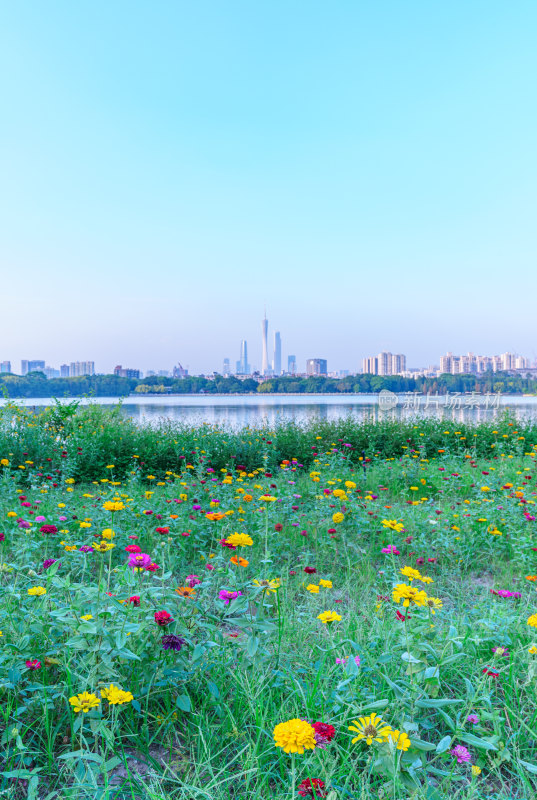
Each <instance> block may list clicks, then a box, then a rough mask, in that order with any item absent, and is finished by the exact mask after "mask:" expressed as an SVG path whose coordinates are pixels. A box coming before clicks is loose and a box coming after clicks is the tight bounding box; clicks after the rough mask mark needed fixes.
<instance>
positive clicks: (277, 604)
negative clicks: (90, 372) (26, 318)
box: [0, 408, 537, 800]
mask: <svg viewBox="0 0 537 800" xmlns="http://www.w3.org/2000/svg"><path fill="white" fill-rule="evenodd" d="M55 413H56V414H57V412H55V411H54V410H51V411H49V412H47V413H46V414H44V415H42V416H40V417H37V418H36V417H33V416H32V415H26V414H24V413H23V412H21V411H20V410H17V409H11V410H9V411H8V412H6V413H5V414H4V418H3V424H2V425H1V426H0V459H6V460H7V461H9V464H7V465H3V466H2V467H0V486H1V492H0V531H2V532H3V534H4V537H5V538H4V540H3V541H2V542H0V548H1V553H0V564H2V566H1V571H0V591H1V594H0V598H1V599H0V629H1V630H2V637H1V638H0V667H1V668H0V699H1V705H0V736H1V737H2V739H1V741H2V749H1V751H0V792H3V795H2V796H5V797H11V798H22V797H25V798H26V797H29V798H50V800H55V798H58V800H59V799H60V798H65V800H67V798H69V800H70V799H71V798H77V799H78V798H94V797H95V798H101V797H102V798H109V799H110V800H112V798H116V799H117V800H120V798H121V800H122V799H123V798H143V800H146V798H148V799H149V798H152V799H153V800H157V798H158V799H159V800H168V798H174V800H175V798H177V799H178V800H179V799H180V800H192V799H194V798H195V799H196V800H197V798H207V799H208V800H228V798H229V800H246V799H248V800H265V799H266V798H267V797H270V798H274V800H280V798H282V799H283V798H286V799H287V798H291V797H293V796H294V797H297V796H298V795H297V794H296V787H297V786H298V784H299V783H300V782H301V781H302V780H304V779H305V778H308V777H310V778H319V779H321V780H322V781H324V782H325V784H326V792H327V793H328V797H329V798H330V800H336V798H348V800H358V799H359V800H366V799H367V800H369V799H370V798H371V799H372V798H378V797H386V798H397V800H399V798H401V800H406V798H409V797H413V798H419V799H420V800H438V798H447V797H450V798H457V799H460V800H470V798H476V799H477V798H479V800H483V799H486V800H507V798H517V800H522V799H523V798H524V800H530V798H533V797H534V796H535V789H536V779H537V746H536V732H537V697H536V690H535V688H536V676H537V655H532V654H530V653H529V649H530V647H531V645H532V644H534V643H537V629H535V628H532V627H531V626H529V625H528V624H527V620H528V618H529V617H530V616H531V615H532V614H534V613H536V612H537V599H536V597H535V586H536V585H537V583H535V582H532V581H528V580H526V575H533V574H537V552H536V551H535V550H533V547H537V541H536V537H535V533H534V531H535V525H536V524H537V522H536V521H535V520H533V519H532V517H533V516H537V514H534V510H535V505H534V501H535V498H536V497H537V490H536V482H535V478H536V476H535V475H534V467H535V464H534V461H535V457H536V456H535V450H534V448H533V443H532V435H533V429H531V428H525V429H522V428H521V427H518V428H516V426H515V425H514V424H513V423H512V421H509V420H507V419H505V420H502V421H501V422H496V427H493V426H492V425H490V426H489V425H487V426H482V427H475V428H470V427H460V426H459V427H457V428H455V427H454V426H453V424H447V423H443V424H441V425H438V424H436V423H432V422H423V423H421V422H420V423H419V424H417V425H416V426H415V427H414V425H413V424H411V423H409V424H402V425H396V424H392V423H386V424H385V425H382V426H378V427H377V428H374V427H373V426H371V425H369V426H368V425H367V424H364V425H360V426H354V427H353V425H351V423H350V422H349V421H343V422H341V423H335V424H333V425H315V426H314V425H312V426H310V427H295V426H292V425H285V426H282V427H281V428H279V429H277V430H276V431H270V432H269V431H264V432H262V433H261V434H259V433H257V432H250V431H241V432H237V433H231V432H229V431H222V430H218V429H212V428H209V427H207V428H202V429H195V428H177V427H174V426H173V427H167V426H162V427H161V428H159V429H158V430H146V429H138V428H136V427H135V426H134V425H132V424H131V423H130V422H128V421H125V420H123V419H122V418H121V416H120V414H119V413H117V414H112V415H110V414H109V413H108V412H102V411H100V410H98V409H96V408H89V409H83V410H80V411H77V412H75V413H74V414H73V415H72V416H67V415H66V416H65V418H64V419H58V418H57V416H56V417H55V416H54V415H55ZM510 422H511V424H510ZM444 431H449V433H444ZM495 431H497V432H495ZM336 434H341V435H336ZM421 434H423V435H421ZM474 434H475V435H474ZM318 436H321V437H322V438H321V439H318V438H317V437H318ZM464 436H465V437H466V439H463V438H462V437H464ZM368 437H369V438H368ZM520 437H524V439H522V438H520ZM339 439H342V440H343V441H342V442H339V441H338V440H339ZM263 440H265V441H263ZM407 440H410V441H407ZM269 442H270V444H269ZM333 442H334V443H335V444H334V445H332V443H333ZM347 444H351V447H350V448H349V447H344V445H347ZM239 445H242V446H243V447H244V451H240V450H239V451H238V452H235V451H234V450H233V447H234V446H237V448H238V446H239ZM491 445H494V447H492V446H491ZM312 447H314V448H315V450H312ZM78 448H80V449H78ZM226 448H229V449H226ZM248 448H251V449H248ZM363 450H365V452H366V458H369V459H370V460H369V461H365V462H364V461H363V460H360V456H361V455H362V451H363ZM438 451H443V452H438ZM313 452H315V453H317V455H316V456H314V455H313ZM25 453H27V454H28V455H24V454H25ZM62 453H66V454H67V455H66V457H63V458H62ZM183 453H185V454H187V456H188V457H187V458H182V459H180V458H179V456H180V455H182V454H183ZM231 455H237V456H238V457H237V458H234V459H232V458H231ZM133 456H138V458H133ZM246 456H248V458H247V457H246ZM293 457H294V458H296V459H297V463H298V464H303V465H304V466H303V467H298V466H296V467H293V466H292V465H289V466H287V465H284V466H283V467H282V466H281V459H283V458H287V459H291V458H293ZM47 459H51V460H50V461H49V460H47ZM167 459H168V461H167ZM248 459H249V460H248ZM28 462H33V463H28ZM142 462H144V463H142ZM241 462H242V463H244V465H245V466H247V467H248V470H249V472H247V473H246V474H244V473H243V474H242V475H241V472H240V471H238V470H237V469H236V468H235V467H236V465H237V464H238V463H241ZM364 463H365V466H364ZM20 467H24V469H20ZM213 470H214V471H213ZM220 470H224V471H220ZM310 473H313V474H310ZM315 473H318V474H315ZM483 473H487V474H483ZM225 475H229V476H230V477H229V478H228V479H227V481H228V482H226V483H223V482H222V481H223V478H224V477H225ZM152 476H154V477H152ZM528 476H529V477H528ZM317 478H318V480H317ZM345 481H351V482H353V483H354V484H356V485H355V486H351V487H349V488H348V489H347V492H346V496H345V497H343V498H338V497H337V496H335V495H334V494H333V491H334V490H337V489H341V488H343V490H345V488H346V487H345ZM509 484H511V485H509ZM238 489H239V490H244V491H242V492H241V491H237V490H238ZM484 489H485V490H484ZM486 490H488V491H486ZM517 492H518V495H517ZM245 494H249V495H251V496H252V500H251V502H247V501H245V500H244V495H245ZM265 494H269V495H270V496H272V497H274V498H276V499H275V500H274V501H271V500H262V499H261V498H262V497H263V496H264V495H265ZM21 495H22V496H24V497H25V498H26V499H25V500H22V501H21V499H20V498H21ZM115 497H118V498H119V500H120V501H121V502H122V503H123V504H124V505H125V508H124V509H122V510H118V511H115V512H111V511H109V510H106V509H105V508H104V503H105V502H106V501H107V500H113V499H114V498H115ZM211 500H213V501H215V500H218V501H219V503H218V504H214V505H213V506H211V505H210V503H211ZM38 501H39V502H38ZM22 503H30V505H29V506H24V505H22ZM36 506H37V507H36ZM218 509H221V511H222V512H225V511H227V512H233V513H232V514H227V515H225V516H223V517H222V519H220V520H215V521H211V520H209V519H207V517H206V516H205V514H206V512H211V511H215V510H218ZM149 511H150V512H152V513H151V514H149V513H146V512H149ZM30 512H33V513H30ZM336 512H341V513H343V516H344V519H343V521H342V522H339V523H335V522H334V521H333V515H334V514H335V513H336ZM38 516H39V517H44V518H45V519H44V521H37V519H36V517H38ZM60 516H61V517H65V519H63V520H61V521H60V519H59V517H60ZM18 520H25V521H28V522H31V523H32V524H31V526H30V527H28V528H25V527H19V523H18ZM383 520H398V521H400V522H402V523H403V525H404V530H403V531H400V532H397V531H395V530H391V529H389V528H387V527H386V526H385V525H383V524H382V522H383ZM84 521H87V523H88V524H89V527H82V526H81V524H80V523H81V522H84ZM43 524H54V525H56V526H57V528H58V529H59V530H58V532H57V533H42V532H41V531H40V528H41V527H42V525H43ZM163 527H167V528H169V530H168V532H164V533H159V532H157V530H156V529H157V528H163ZM280 527H281V530H279V528H280ZM106 529H112V530H113V531H114V533H115V536H114V537H113V539H112V540H111V541H112V542H113V544H114V545H115V547H114V548H113V549H111V550H109V551H108V552H106V553H103V554H101V553H98V552H95V553H88V554H87V555H85V554H84V553H83V552H81V551H80V549H79V548H80V547H81V546H84V545H88V544H89V545H91V543H92V542H96V543H97V542H99V541H100V539H101V532H102V531H103V530H106ZM234 531H240V532H245V533H247V534H249V535H250V536H251V538H252V540H253V545H252V546H251V547H250V546H248V547H244V548H243V549H241V551H240V554H241V555H242V556H244V557H246V558H247V559H248V561H249V564H248V566H246V567H237V566H235V565H233V564H231V563H230V557H231V556H233V555H237V552H238V551H235V552H232V551H231V550H230V549H228V548H225V547H222V545H221V544H219V541H220V540H221V539H223V538H225V537H227V536H229V535H230V534H231V533H233V532H234ZM334 531H335V532H334ZM491 531H496V532H498V531H499V532H500V533H501V535H500V533H492V532H491ZM186 533H188V534H189V535H188V536H185V535H183V534H186ZM303 533H305V534H306V535H303ZM129 536H136V537H138V538H137V539H129ZM105 541H106V540H105ZM109 541H110V540H109ZM62 542H63V544H62ZM133 542H136V544H138V545H139V546H140V547H141V550H142V552H144V553H148V554H149V555H150V556H151V558H152V560H153V562H155V563H156V564H158V565H159V569H158V570H156V571H154V572H150V571H149V572H148V571H144V572H139V573H135V572H134V571H133V570H132V569H131V568H129V567H128V566H127V558H128V555H127V553H125V550H124V548H125V547H126V546H127V545H129V544H132V543H133ZM390 544H392V545H394V546H396V547H397V549H398V550H399V552H400V555H389V554H384V553H382V552H381V550H382V548H386V547H387V546H388V545H390ZM71 546H72V547H75V546H76V548H77V549H76V550H66V549H65V548H66V547H71ZM51 558H55V559H57V563H55V564H54V565H52V566H51V567H49V568H48V569H44V568H43V562H44V561H45V559H51ZM421 558H423V559H424V564H417V559H421ZM428 559H435V560H434V561H431V562H429V561H428ZM59 562H61V566H58V564H59ZM207 565H209V566H212V567H214V569H212V570H208V569H207V568H206V567H207ZM404 566H411V567H413V568H416V569H418V570H419V571H420V573H421V575H422V576H429V577H430V578H432V580H433V583H431V584H429V583H423V582H420V581H419V580H414V581H413V583H412V585H413V586H417V587H419V588H420V589H423V590H425V591H426V593H427V595H428V596H429V597H430V596H433V597H436V598H440V600H441V601H442V604H443V605H442V608H441V609H439V610H438V611H437V613H435V614H432V612H431V611H430V610H429V609H428V608H427V607H411V608H410V617H408V616H407V613H408V612H407V610H406V609H404V607H403V606H402V605H401V604H400V603H397V602H395V601H394V599H393V597H392V589H393V587H394V585H396V584H399V583H408V581H407V579H406V578H405V577H404V576H403V575H401V574H400V569H401V568H402V567H404ZM304 567H315V569H316V570H317V571H316V572H315V573H313V574H307V573H305V572H304ZM293 573H294V574H293ZM193 574H194V575H198V576H199V577H200V579H201V583H200V584H199V585H197V586H196V587H195V592H196V594H195V596H193V597H181V596H179V595H178V594H177V593H176V592H175V589H176V588H177V587H178V586H185V585H186V582H187V576H189V575H193ZM276 578H277V579H280V581H281V585H280V587H279V588H278V589H277V591H276V592H274V593H269V594H267V592H266V591H265V590H263V588H262V587H259V586H257V585H256V584H255V583H254V580H256V579H257V580H263V579H276ZM320 579H327V580H331V581H332V584H333V586H332V588H323V587H321V588H320V589H319V593H317V594H312V593H311V592H309V591H307V588H306V587H307V586H308V585H309V584H316V585H319V580H320ZM36 586H43V587H45V588H46V595H44V596H42V597H39V596H30V595H28V589H29V588H31V587H36ZM222 589H226V590H228V591H237V592H241V595H240V596H238V597H237V598H236V599H234V600H232V601H231V602H230V604H229V605H225V604H224V601H223V600H222V599H219V592H220V590H222ZM491 589H494V590H499V589H503V590H510V591H512V592H517V593H520V598H519V599H504V598H502V597H499V596H495V595H493V594H492V593H491ZM108 593H110V594H108ZM132 596H139V597H140V605H139V606H136V605H133V604H131V603H128V602H125V601H128V598H129V597H132ZM329 609H331V610H334V611H337V613H338V614H339V615H340V616H341V620H340V621H338V622H335V623H333V624H332V625H323V624H322V622H320V621H319V619H318V618H317V617H318V615H319V613H321V612H322V611H325V610H329ZM162 610H166V611H168V612H169V613H170V614H171V616H172V617H173V620H174V621H173V623H171V624H170V627H169V628H165V629H162V628H159V627H158V626H157V625H156V624H155V620H154V613H155V612H157V611H162ZM396 611H399V613H402V614H403V615H404V616H407V619H406V620H405V621H402V620H400V619H398V618H397V614H396ZM87 614H91V615H92V619H90V620H88V621H83V620H81V617H82V616H83V615H87ZM170 632H173V633H174V634H176V635H178V636H180V637H182V638H183V639H184V640H185V641H186V643H185V644H184V646H183V647H182V649H181V650H180V652H174V651H169V650H168V651H164V650H163V648H162V645H161V639H162V636H163V634H167V633H170ZM498 647H506V648H507V650H508V655H507V656H506V655H498V654H496V655H495V654H494V653H493V648H498ZM355 656H359V657H360V666H357V665H356V664H355V663H354V657H355ZM336 657H338V658H347V662H346V664H345V665H343V664H337V663H336ZM33 659H37V660H39V661H40V662H41V668H39V669H37V670H35V671H32V670H29V669H28V668H27V667H26V665H25V662H26V661H30V660H33ZM484 669H488V670H493V671H494V672H497V673H498V676H497V677H490V676H488V675H486V674H484V673H483V670H484ZM110 683H113V684H114V685H116V686H119V687H120V688H121V689H123V690H125V691H128V692H131V693H132V696H133V699H132V702H128V703H126V704H125V705H123V706H115V707H114V706H109V704H108V703H107V702H105V700H104V699H102V698H101V695H100V690H101V689H102V688H104V687H105V686H109V685H110ZM84 691H88V692H95V693H96V695H97V696H98V698H101V702H100V703H99V704H98V706H97V708H95V709H94V710H92V711H90V712H89V713H88V714H83V713H76V712H75V711H74V710H73V708H72V706H71V704H70V703H69V698H71V697H73V696H74V695H77V694H79V693H81V692H84ZM373 711H376V712H377V713H379V714H381V715H382V718H383V719H384V721H385V722H386V723H387V724H389V725H390V726H391V727H392V728H394V729H398V730H404V731H406V732H407V734H408V736H409V738H410V741H411V746H410V749H409V750H408V752H405V753H402V752H401V751H395V752H394V751H393V750H392V749H391V748H390V746H389V744H387V743H373V745H371V747H369V746H367V745H366V744H364V743H363V742H358V743H356V744H354V745H353V744H352V743H351V739H352V737H353V734H352V733H351V732H350V731H349V730H348V726H349V725H350V724H352V722H353V720H356V719H358V718H359V716H361V715H365V714H369V713H371V712H373ZM474 713H475V714H477V715H478V717H479V722H478V723H477V724H472V723H469V722H467V721H466V718H467V716H468V715H469V714H474ZM293 718H300V719H306V720H311V721H322V722H325V723H329V724H330V725H333V726H334V728H335V737H334V739H333V740H332V741H331V742H330V743H328V744H327V746H326V749H321V748H319V747H316V748H315V749H314V750H313V751H306V752H305V753H304V754H303V755H296V757H295V758H294V760H293V759H292V758H291V757H290V756H287V755H285V754H284V753H283V752H282V750H281V748H276V747H275V745H274V741H273V738H272V733H273V730H274V727H275V726H276V725H277V724H279V723H281V722H285V721H286V720H289V719H293ZM455 745H464V746H465V747H467V748H468V751H469V753H470V758H471V762H470V763H471V764H474V765H476V766H478V767H480V768H481V770H482V772H481V774H480V775H479V776H477V777H475V776H474V777H473V776H472V775H471V772H470V765H469V764H458V763H457V762H456V759H455V758H454V757H453V756H452V755H451V754H450V750H451V749H452V748H453V747H454V746H455ZM293 773H294V777H293ZM293 785H295V792H294V795H293Z"/></svg>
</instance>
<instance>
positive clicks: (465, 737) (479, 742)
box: [459, 733, 498, 750]
mask: <svg viewBox="0 0 537 800" xmlns="http://www.w3.org/2000/svg"><path fill="white" fill-rule="evenodd" d="M459 739H462V741H463V742H466V744H472V745H473V746H474V747H480V748H481V749H482V750H497V749H498V748H497V747H496V745H495V744H494V743H493V742H491V741H490V739H481V738H480V737H479V736H474V734H473V733H461V734H459Z"/></svg>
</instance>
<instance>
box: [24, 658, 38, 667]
mask: <svg viewBox="0 0 537 800" xmlns="http://www.w3.org/2000/svg"><path fill="white" fill-rule="evenodd" d="M24 663H25V664H26V666H27V667H28V669H31V670H36V669H41V662H40V661H38V660H37V658H34V659H33V661H25V662H24Z"/></svg>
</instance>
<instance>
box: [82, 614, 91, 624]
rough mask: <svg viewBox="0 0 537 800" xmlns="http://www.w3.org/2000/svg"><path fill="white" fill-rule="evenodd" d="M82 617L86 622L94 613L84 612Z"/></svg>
mask: <svg viewBox="0 0 537 800" xmlns="http://www.w3.org/2000/svg"><path fill="white" fill-rule="evenodd" d="M80 619H83V620H84V622H89V621H90V619H93V614H84V615H83V616H82V617H80Z"/></svg>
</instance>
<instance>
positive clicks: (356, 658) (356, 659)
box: [336, 656, 360, 667]
mask: <svg viewBox="0 0 537 800" xmlns="http://www.w3.org/2000/svg"><path fill="white" fill-rule="evenodd" d="M347 660H348V659H347V656H345V657H344V658H336V664H343V665H345V664H346V663H347ZM354 663H355V664H356V666H357V667H359V666H360V656H354Z"/></svg>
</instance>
